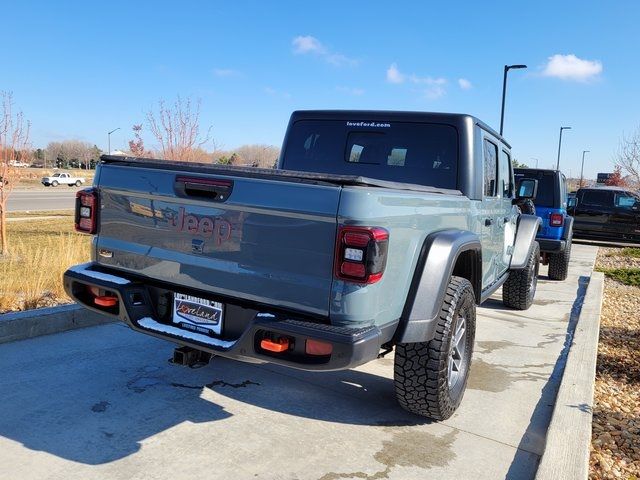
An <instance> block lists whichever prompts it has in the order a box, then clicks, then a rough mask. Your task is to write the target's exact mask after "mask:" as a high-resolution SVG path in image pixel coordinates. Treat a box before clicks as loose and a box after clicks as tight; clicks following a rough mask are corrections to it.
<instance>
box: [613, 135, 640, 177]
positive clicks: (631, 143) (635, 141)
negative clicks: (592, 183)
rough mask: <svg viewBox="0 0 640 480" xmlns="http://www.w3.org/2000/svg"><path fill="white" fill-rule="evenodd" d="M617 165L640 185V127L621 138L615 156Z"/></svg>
mask: <svg viewBox="0 0 640 480" xmlns="http://www.w3.org/2000/svg"><path fill="white" fill-rule="evenodd" d="M615 163H616V166H617V167H619V168H620V169H621V170H622V171H623V172H625V173H626V174H628V175H629V176H631V178H632V179H633V181H634V182H635V183H636V184H638V185H640V127H638V128H637V129H636V131H635V132H633V133H632V134H631V135H624V136H623V137H622V140H620V145H619V146H618V152H617V153H616V156H615Z"/></svg>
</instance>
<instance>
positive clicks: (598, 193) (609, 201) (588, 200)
mask: <svg viewBox="0 0 640 480" xmlns="http://www.w3.org/2000/svg"><path fill="white" fill-rule="evenodd" d="M582 205H589V206H592V207H611V206H612V205H613V195H611V192H610V191H607V190H587V191H586V192H584V195H583V196H582Z"/></svg>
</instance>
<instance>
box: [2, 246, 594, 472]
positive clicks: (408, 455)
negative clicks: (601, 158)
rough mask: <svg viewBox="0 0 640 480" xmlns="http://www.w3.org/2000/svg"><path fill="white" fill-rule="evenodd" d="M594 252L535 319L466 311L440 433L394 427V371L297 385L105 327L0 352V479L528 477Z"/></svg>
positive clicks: (495, 308)
mask: <svg viewBox="0 0 640 480" xmlns="http://www.w3.org/2000/svg"><path fill="white" fill-rule="evenodd" d="M596 250H597V249H596V247H592V246H587V245H575V246H574V250H573V254H572V263H571V269H570V275H569V278H568V279H567V281H565V282H551V281H548V280H546V279H545V276H544V275H545V271H546V269H545V268H544V267H543V268H542V270H541V275H542V278H541V281H540V282H539V284H538V293H537V296H536V300H535V304H534V306H533V307H532V308H531V309H530V310H528V311H526V312H520V311H513V310H507V309H504V308H503V307H502V304H501V302H500V301H499V298H500V295H499V294H497V295H495V296H494V298H495V299H496V300H493V299H492V300H490V301H489V302H487V303H486V304H485V305H484V307H483V308H481V309H480V310H479V316H478V326H477V335H476V346H475V353H474V360H473V364H472V369H471V376H470V380H469V385H468V390H467V392H466V394H465V398H464V400H463V402H462V405H461V407H460V409H459V410H458V411H457V412H456V414H455V415H454V416H453V417H452V418H451V419H449V420H447V421H444V422H439V423H435V422H430V421H428V420H426V419H423V418H420V417H415V416H413V415H410V414H408V413H406V412H404V411H403V410H402V409H400V407H399V406H398V405H397V403H396V401H395V398H394V390H393V382H392V376H393V357H392V354H391V355H388V356H387V357H386V358H383V359H379V360H377V361H375V362H372V363H370V364H367V365H364V366H362V367H360V368H357V369H355V370H349V371H345V372H335V373H307V372H302V371H295V370H290V369H284V368H280V367H277V366H273V365H252V364H244V363H238V362H233V361H229V360H225V359H222V358H214V359H213V361H212V362H211V363H210V364H209V365H207V366H205V367H202V368H197V369H190V368H186V367H177V366H173V365H170V364H169V363H168V359H169V358H170V357H171V354H172V350H173V345H172V344H170V343H167V342H164V341H161V340H158V339H155V338H151V337H148V336H145V335H141V334H137V333H134V332H132V331H130V330H129V329H128V328H127V327H125V326H124V325H121V324H107V325H103V326H98V327H91V328H85V329H82V330H75V331H70V332H66V333H61V334H57V335H50V336H45V337H40V338H35V339H32V340H25V341H21V342H13V343H9V344H4V345H0V364H1V365H2V366H3V368H2V369H1V371H0V384H1V385H2V386H3V387H2V406H1V407H0V464H1V465H2V468H1V469H0V478H6V479H17V478H20V479H31V478H39V479H44V478H65V479H76V478H78V479H86V478H122V479H131V478H135V479H142V478H220V479H254V478H262V479H313V480H320V479H321V480H334V479H340V478H365V479H367V478H369V479H386V478H389V479H415V478H427V477H428V478H452V479H453V478H456V479H460V478H487V479H489V478H490V479H495V478H505V477H507V478H514V479H520V478H524V479H526V478H533V477H534V475H535V471H536V467H537V464H538V461H539V459H540V456H541V454H542V452H543V450H544V443H545V432H546V428H547V425H548V422H549V419H550V415H551V412H552V410H553V402H554V398H555V393H556V391H557V387H558V383H559V381H560V379H561V376H562V370H563V365H564V363H563V360H564V356H565V355H566V352H567V348H568V345H570V336H569V335H568V332H570V330H571V326H572V325H571V324H572V321H575V320H576V318H577V314H578V313H579V309H580V305H581V301H582V297H583V295H584V291H585V289H586V285H587V283H588V278H589V275H590V273H591V270H592V268H593V264H594V261H595V255H596Z"/></svg>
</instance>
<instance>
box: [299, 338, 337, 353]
mask: <svg viewBox="0 0 640 480" xmlns="http://www.w3.org/2000/svg"><path fill="white" fill-rule="evenodd" d="M305 352H307V355H331V352H333V345H331V344H330V343H327V342H321V341H319V340H313V339H311V338H310V339H309V340H307V342H306V346H305Z"/></svg>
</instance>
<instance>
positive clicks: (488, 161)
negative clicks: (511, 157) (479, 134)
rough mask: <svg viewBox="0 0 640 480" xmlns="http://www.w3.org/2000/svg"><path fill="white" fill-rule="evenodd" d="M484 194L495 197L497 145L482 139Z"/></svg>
mask: <svg viewBox="0 0 640 480" xmlns="http://www.w3.org/2000/svg"><path fill="white" fill-rule="evenodd" d="M483 150H484V196H485V197H495V196H496V187H497V185H496V184H497V175H498V146H497V145H496V144H495V143H493V142H491V141H490V140H487V139H486V138H485V139H484V149H483Z"/></svg>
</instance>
